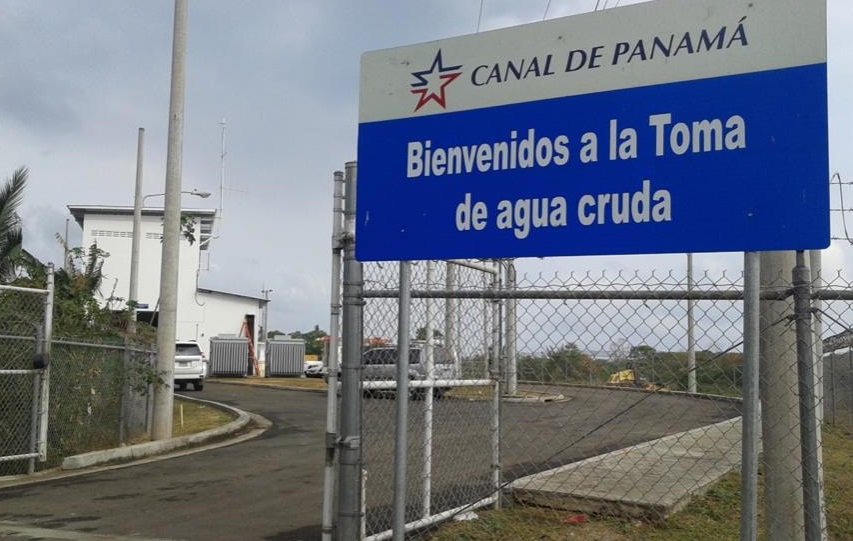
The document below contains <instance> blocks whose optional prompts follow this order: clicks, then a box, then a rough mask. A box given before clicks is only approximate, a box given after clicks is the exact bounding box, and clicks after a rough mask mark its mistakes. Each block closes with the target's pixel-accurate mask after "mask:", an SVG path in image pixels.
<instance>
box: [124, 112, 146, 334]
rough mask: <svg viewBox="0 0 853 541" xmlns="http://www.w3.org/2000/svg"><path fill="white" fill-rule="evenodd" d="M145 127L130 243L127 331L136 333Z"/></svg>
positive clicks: (141, 131)
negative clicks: (129, 311) (131, 311)
mask: <svg viewBox="0 0 853 541" xmlns="http://www.w3.org/2000/svg"><path fill="white" fill-rule="evenodd" d="M144 141H145V128H139V135H138V137H137V141H136V187H135V189H134V192H133V229H132V232H133V239H132V240H131V244H130V287H129V291H128V293H127V301H128V302H129V303H132V304H131V309H132V310H133V317H132V318H131V320H130V325H128V326H127V332H129V333H130V334H136V301H138V300H139V298H138V297H139V238H140V236H141V235H142V231H141V229H142V150H143V144H144Z"/></svg>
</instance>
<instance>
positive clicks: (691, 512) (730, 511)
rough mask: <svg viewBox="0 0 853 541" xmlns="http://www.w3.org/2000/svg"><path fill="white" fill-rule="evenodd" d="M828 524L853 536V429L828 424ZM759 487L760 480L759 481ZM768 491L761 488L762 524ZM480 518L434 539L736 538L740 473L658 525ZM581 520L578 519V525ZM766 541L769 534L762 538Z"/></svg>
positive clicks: (520, 514)
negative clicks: (764, 496)
mask: <svg viewBox="0 0 853 541" xmlns="http://www.w3.org/2000/svg"><path fill="white" fill-rule="evenodd" d="M823 453H824V477H825V484H826V487H825V491H826V503H827V523H828V527H829V538H830V539H839V540H840V539H853V500H851V497H850V494H851V493H853V429H850V428H842V427H832V426H827V427H825V428H824V433H823ZM759 485H760V483H759ZM762 507H763V491H762V487H761V486H759V524H761V522H762V520H763V517H762ZM477 515H478V516H479V519H477V520H474V521H469V522H455V523H446V524H445V525H443V526H441V527H440V528H439V529H438V530H436V531H435V532H434V533H433V535H432V536H431V537H430V538H429V539H430V540H431V541H519V540H528V539H529V540H533V541H567V540H577V541H641V540H642V541H647V540H648V541H719V540H737V539H738V535H739V528H740V475H738V474H737V473H732V474H729V475H727V476H725V477H724V478H723V479H721V480H720V482H718V483H717V484H716V485H715V486H714V487H713V488H711V489H710V490H709V491H708V492H707V493H706V494H705V495H703V496H701V497H698V498H695V499H694V500H693V501H692V502H691V503H690V504H689V505H688V506H687V508H686V509H684V511H682V512H680V513H676V514H674V515H672V516H671V517H669V518H668V519H667V520H665V521H663V522H661V523H657V524H653V523H647V522H641V521H629V520H619V519H615V518H601V517H585V516H582V518H580V519H578V517H579V515H578V514H576V513H573V512H571V511H557V510H553V509H543V508H534V507H514V508H509V509H506V510H502V511H483V510H481V511H477ZM578 522H579V523H578ZM760 539H766V537H760Z"/></svg>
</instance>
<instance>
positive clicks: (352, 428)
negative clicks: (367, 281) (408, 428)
mask: <svg viewBox="0 0 853 541" xmlns="http://www.w3.org/2000/svg"><path fill="white" fill-rule="evenodd" d="M356 173H357V169H356V163H355V162H348V163H347V164H346V173H345V174H346V206H345V211H344V218H345V227H344V229H345V234H344V239H343V253H344V276H343V284H344V285H343V314H342V333H341V338H342V346H343V347H342V359H341V361H342V362H341V437H340V440H339V442H338V445H339V452H338V457H339V464H340V469H339V472H340V479H339V483H338V525H337V532H336V533H337V535H336V539H338V541H352V540H354V539H358V538H359V535H360V532H361V520H362V517H361V502H360V500H361V475H362V472H361V348H362V344H363V332H364V329H363V325H362V323H363V320H362V317H363V309H364V277H363V275H362V268H361V263H359V262H358V261H356V259H355V234H354V233H355V201H356V199H355V194H356V183H357V174H356Z"/></svg>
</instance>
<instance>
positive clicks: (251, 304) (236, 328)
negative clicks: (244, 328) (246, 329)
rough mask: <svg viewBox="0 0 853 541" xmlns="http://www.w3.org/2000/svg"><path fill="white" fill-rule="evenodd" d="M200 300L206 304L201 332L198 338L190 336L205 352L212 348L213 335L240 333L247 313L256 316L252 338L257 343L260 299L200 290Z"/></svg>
mask: <svg viewBox="0 0 853 541" xmlns="http://www.w3.org/2000/svg"><path fill="white" fill-rule="evenodd" d="M198 300H199V301H200V302H201V303H203V305H204V306H202V307H201V321H200V322H199V323H198V329H199V330H200V333H201V334H199V336H198V337H197V338H193V337H190V340H198V342H199V343H200V344H201V345H202V349H203V350H204V352H205V353H207V352H208V350H209V349H210V338H211V337H214V336H217V335H219V334H239V333H240V327H241V325H242V324H243V319H244V318H245V316H246V315H252V316H255V328H254V336H253V337H252V340H253V342H254V344H256V345H257V343H258V326H259V325H260V324H261V308H260V302H259V301H258V300H256V299H250V298H248V297H239V296H236V295H227V294H223V293H206V292H200V293H199V294H198ZM185 323H190V322H185ZM180 328H181V322H178V329H179V330H180Z"/></svg>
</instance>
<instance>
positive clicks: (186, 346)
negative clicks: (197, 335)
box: [175, 341, 207, 391]
mask: <svg viewBox="0 0 853 541" xmlns="http://www.w3.org/2000/svg"><path fill="white" fill-rule="evenodd" d="M206 365H207V359H205V358H204V353H202V351H201V348H200V347H199V345H198V343H197V342H193V341H179V342H177V343H176V344H175V387H177V388H178V389H180V390H181V391H183V390H185V389H186V388H187V383H192V385H193V389H194V390H196V391H201V390H202V389H204V377H205V374H206V372H207V367H206Z"/></svg>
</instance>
